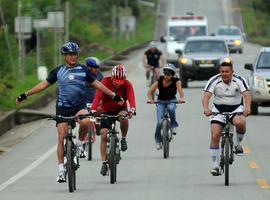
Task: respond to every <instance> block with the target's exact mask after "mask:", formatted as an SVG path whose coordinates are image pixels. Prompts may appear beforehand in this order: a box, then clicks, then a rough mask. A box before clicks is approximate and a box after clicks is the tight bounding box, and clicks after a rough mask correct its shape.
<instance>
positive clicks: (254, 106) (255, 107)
mask: <svg viewBox="0 0 270 200" xmlns="http://www.w3.org/2000/svg"><path fill="white" fill-rule="evenodd" d="M250 107H251V114H252V115H258V107H259V106H258V104H257V103H255V102H251V106H250Z"/></svg>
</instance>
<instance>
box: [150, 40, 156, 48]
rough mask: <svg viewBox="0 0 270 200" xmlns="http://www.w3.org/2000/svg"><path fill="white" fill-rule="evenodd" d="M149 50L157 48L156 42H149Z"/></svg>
mask: <svg viewBox="0 0 270 200" xmlns="http://www.w3.org/2000/svg"><path fill="white" fill-rule="evenodd" d="M150 48H157V42H156V41H154V40H153V41H151V42H150Z"/></svg>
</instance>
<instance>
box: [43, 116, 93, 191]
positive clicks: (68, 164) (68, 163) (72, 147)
mask: <svg viewBox="0 0 270 200" xmlns="http://www.w3.org/2000/svg"><path fill="white" fill-rule="evenodd" d="M77 117H78V116H71V117H64V116H61V115H53V116H51V117H48V119H49V120H55V121H58V120H61V122H66V123H67V125H68V133H67V135H66V136H65V137H64V167H65V169H66V174H65V176H66V175H68V188H69V192H73V191H74V190H76V170H77V169H78V168H79V166H80V165H79V156H78V155H77V144H76V134H75V131H73V128H74V127H75V126H76V118H77ZM86 117H88V115H80V116H79V118H81V119H82V118H86Z"/></svg>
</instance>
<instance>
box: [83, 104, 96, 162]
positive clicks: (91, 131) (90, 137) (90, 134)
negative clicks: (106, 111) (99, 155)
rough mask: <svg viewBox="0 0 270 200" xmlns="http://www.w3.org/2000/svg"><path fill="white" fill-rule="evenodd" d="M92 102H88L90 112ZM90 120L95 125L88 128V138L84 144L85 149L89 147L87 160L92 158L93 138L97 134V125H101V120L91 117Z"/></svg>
mask: <svg viewBox="0 0 270 200" xmlns="http://www.w3.org/2000/svg"><path fill="white" fill-rule="evenodd" d="M91 105H92V104H86V106H87V110H88V112H90V108H91ZM90 120H91V121H92V122H93V125H94V127H93V126H90V128H89V130H88V140H87V143H86V144H84V149H87V153H88V155H87V160H89V161H90V160H92V147H93V143H94V141H93V138H94V137H95V136H96V135H97V126H99V121H98V120H97V119H95V118H90Z"/></svg>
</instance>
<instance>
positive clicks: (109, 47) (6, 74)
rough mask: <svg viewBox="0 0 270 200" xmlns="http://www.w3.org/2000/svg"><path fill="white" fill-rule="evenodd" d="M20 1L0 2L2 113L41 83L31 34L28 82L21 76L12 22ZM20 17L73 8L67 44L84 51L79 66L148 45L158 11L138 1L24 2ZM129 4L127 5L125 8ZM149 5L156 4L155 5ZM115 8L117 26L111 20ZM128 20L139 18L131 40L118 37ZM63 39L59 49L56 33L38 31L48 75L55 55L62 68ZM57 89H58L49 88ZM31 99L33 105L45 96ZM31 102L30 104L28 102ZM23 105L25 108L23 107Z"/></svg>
mask: <svg viewBox="0 0 270 200" xmlns="http://www.w3.org/2000/svg"><path fill="white" fill-rule="evenodd" d="M18 2H19V1H10V0H1V1H0V19H1V20H0V25H1V26H0V48H1V49H2V50H1V51H0V111H7V110H10V109H14V108H15V107H16V105H15V98H16V96H17V95H19V94H20V93H22V92H24V91H25V90H27V89H29V88H31V87H32V86H34V85H35V84H36V83H38V82H39V80H38V79H37V67H38V66H37V59H36V57H37V54H36V47H37V43H36V37H37V32H36V30H35V29H33V33H32V37H31V39H29V40H26V41H25V49H26V54H25V61H24V66H25V70H24V72H25V78H24V79H22V77H20V75H19V72H18V71H19V70H18V65H19V61H18V60H19V59H18V57H19V52H18V39H17V38H16V35H15V28H14V19H15V17H16V16H17V15H18ZM20 2H21V5H22V6H21V15H22V16H31V17H32V19H33V20H34V19H45V18H47V13H48V12H51V11H65V9H66V6H67V2H68V4H69V23H68V24H69V41H74V42H77V43H78V44H79V46H80V48H81V53H80V55H79V61H80V62H81V63H83V62H84V58H85V57H87V56H97V57H99V58H100V59H101V60H103V59H105V58H106V57H109V56H111V55H113V54H115V53H117V52H119V51H121V50H123V49H126V48H128V47H130V46H133V45H137V44H140V43H143V42H145V41H149V40H151V39H152V38H153V30H154V25H155V17H156V16H155V11H156V6H154V7H149V6H145V4H144V5H142V4H140V3H139V2H140V1H130V0H129V1H125V0H102V1H100V0H80V1H76V0H69V1H67V0H66V1H64V0H40V1H33V0H20ZM126 2H128V5H126V4H125V3H126ZM147 2H150V3H154V5H156V3H157V0H148V1H147ZM113 7H114V8H115V11H116V12H115V13H116V14H115V16H116V17H115V19H116V20H115V22H116V23H115V26H113V21H112V16H113ZM124 15H133V16H135V17H136V30H135V31H134V32H132V33H131V32H130V33H129V34H128V35H125V33H123V32H120V30H119V18H120V17H121V16H124ZM114 30H115V31H114ZM59 35H60V37H59V38H60V40H61V42H60V46H59V47H57V48H58V49H56V47H55V38H54V37H55V35H54V31H53V30H52V29H42V31H40V66H41V65H42V66H47V67H48V69H49V71H50V70H51V69H53V68H54V67H55V64H54V63H55V59H54V58H55V57H56V56H55V55H56V54H57V56H58V61H59V63H58V64H60V63H62V56H61V55H60V51H59V50H60V47H61V45H62V44H63V43H64V42H66V41H65V38H66V35H65V31H64V30H62V32H61V33H60V34H59ZM51 89H55V87H54V88H53V87H52V88H51ZM44 94H45V92H42V93H40V94H38V95H34V96H32V97H31V101H34V100H35V99H37V98H38V97H40V96H41V95H44ZM29 102H30V101H27V103H29ZM24 105H25V103H24Z"/></svg>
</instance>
